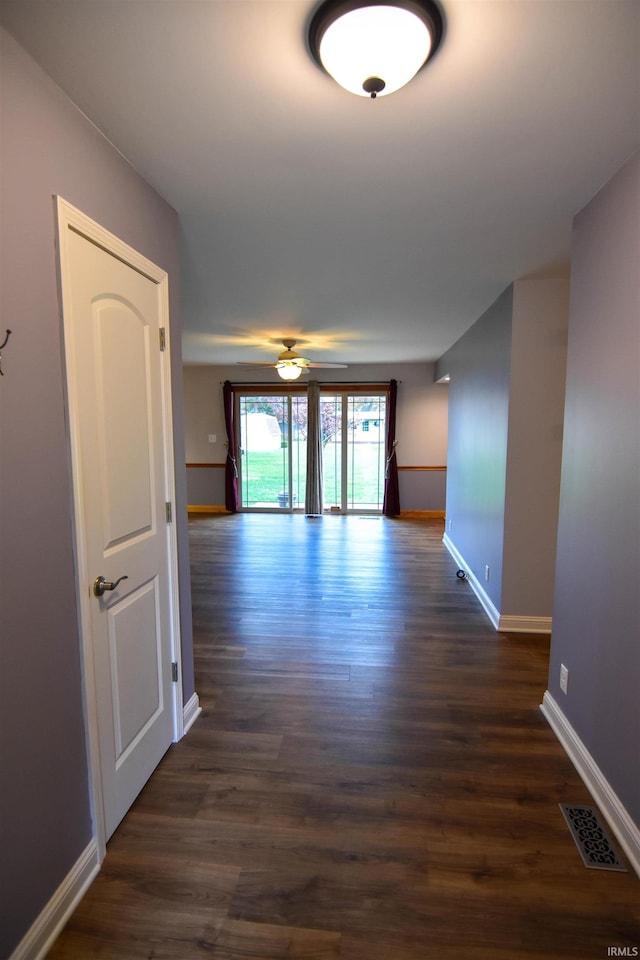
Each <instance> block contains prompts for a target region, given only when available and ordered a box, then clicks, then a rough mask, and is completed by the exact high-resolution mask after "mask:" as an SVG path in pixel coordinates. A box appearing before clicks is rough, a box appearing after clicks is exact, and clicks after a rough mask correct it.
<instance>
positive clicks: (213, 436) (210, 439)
mask: <svg viewBox="0 0 640 960" xmlns="http://www.w3.org/2000/svg"><path fill="white" fill-rule="evenodd" d="M216 440H217V437H216V434H215V433H210V434H209V443H215V442H216Z"/></svg>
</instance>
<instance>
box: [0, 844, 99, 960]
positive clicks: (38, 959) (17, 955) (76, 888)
mask: <svg viewBox="0 0 640 960" xmlns="http://www.w3.org/2000/svg"><path fill="white" fill-rule="evenodd" d="M99 870H100V859H99V856H98V845H97V843H96V841H95V840H92V841H91V843H90V844H89V845H88V846H87V848H86V849H85V850H84V852H83V853H82V854H81V856H80V857H79V859H78V860H77V861H76V863H75V864H74V865H73V867H72V868H71V870H70V871H69V873H68V874H67V876H66V877H65V879H64V880H63V881H62V883H61V884H60V886H59V887H58V889H57V890H56V892H55V893H54V895H53V896H52V897H51V900H49V902H48V904H47V905H46V907H45V908H44V910H43V911H42V913H41V914H40V916H39V917H38V918H37V919H36V921H35V923H34V924H33V925H32V926H31V928H30V929H29V930H28V931H27V933H26V934H25V936H24V937H23V938H22V940H21V941H20V943H19V944H18V946H17V947H16V948H15V950H14V951H13V953H12V954H11V957H10V958H9V960H43V958H44V957H46V955H47V953H48V951H49V950H50V948H51V946H52V944H53V942H54V940H55V939H56V937H57V936H58V934H59V933H60V931H61V930H62V928H63V926H64V925H65V923H66V922H67V920H68V919H69V917H70V916H71V914H72V913H73V911H74V910H75V908H76V907H77V905H78V903H79V902H80V900H81V899H82V897H83V896H84V894H85V893H86V892H87V890H88V889H89V887H90V886H91V883H92V882H93V879H94V877H95V876H96V874H97V873H98V871H99Z"/></svg>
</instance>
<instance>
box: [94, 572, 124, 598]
mask: <svg viewBox="0 0 640 960" xmlns="http://www.w3.org/2000/svg"><path fill="white" fill-rule="evenodd" d="M128 579H129V577H128V576H127V575H126V574H125V575H124V576H123V577H120V578H119V579H118V580H116V582H115V583H113V582H112V581H111V580H105V578H104V577H96V578H95V580H94V581H93V592H94V593H95V595H96V597H101V596H102V594H103V593H104V592H105V590H115V588H116V587H117V586H118V584H119V583H120V581H121V580H128Z"/></svg>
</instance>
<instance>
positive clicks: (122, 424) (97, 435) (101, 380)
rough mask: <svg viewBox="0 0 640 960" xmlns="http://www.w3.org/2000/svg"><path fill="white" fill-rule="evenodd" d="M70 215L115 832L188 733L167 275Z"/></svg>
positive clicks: (100, 781) (92, 622) (87, 619)
mask: <svg viewBox="0 0 640 960" xmlns="http://www.w3.org/2000/svg"><path fill="white" fill-rule="evenodd" d="M58 216H59V238H60V246H61V251H60V255H61V279H62V296H63V312H64V330H65V354H66V362H67V385H68V401H69V414H70V425H71V442H72V459H73V472H74V490H75V498H76V504H75V517H76V526H77V530H76V545H77V552H78V570H79V577H80V592H81V598H82V599H81V607H82V611H81V621H82V630H83V633H84V634H85V636H84V637H83V647H84V652H85V675H86V680H87V683H88V684H89V685H90V687H91V689H89V690H88V697H87V701H88V708H87V714H88V722H89V727H90V728H91V727H92V726H93V727H94V729H90V730H89V733H90V737H91V739H92V741H93V750H94V754H95V752H97V754H98V759H96V758H95V757H93V758H92V765H93V767H94V770H93V773H94V788H95V791H96V792H97V793H98V794H99V795H98V796H97V797H95V798H94V800H95V807H96V813H97V819H98V822H100V820H101V819H102V822H103V831H104V832H103V834H102V839H103V840H104V841H106V840H107V839H108V838H109V837H110V836H111V834H112V833H113V831H114V830H115V828H116V827H117V826H118V824H119V823H120V821H121V819H122V818H123V816H124V815H125V813H126V812H127V810H128V809H129V807H130V806H131V804H132V803H133V801H134V799H135V798H136V796H137V794H138V793H139V792H140V790H141V789H142V787H143V786H144V784H145V783H146V781H147V780H148V778H149V776H150V775H151V773H152V772H153V770H154V769H155V767H156V766H157V764H158V762H159V761H160V759H161V758H162V756H163V754H164V753H165V751H166V750H167V748H168V747H169V745H170V743H171V741H172V739H173V736H174V715H175V709H176V703H177V700H176V690H175V689H174V688H175V687H176V686H177V684H175V683H174V680H173V677H172V663H173V662H174V661H176V660H177V656H175V655H174V649H176V647H177V643H176V639H177V638H176V637H175V635H174V634H175V623H176V620H175V616H174V613H175V611H174V610H173V609H172V608H173V607H175V606H176V593H175V582H174V581H175V537H173V536H172V535H171V529H170V520H169V519H168V512H167V511H168V510H169V509H171V507H167V504H172V489H173V487H172V482H173V481H172V476H173V471H172V469H171V465H172V459H171V458H172V450H171V427H170V403H169V396H167V394H168V393H169V380H168V376H167V372H168V371H167V370H166V367H165V365H164V364H165V357H167V356H168V354H163V348H164V342H163V340H162V338H163V337H164V336H165V333H164V329H165V328H166V322H167V316H166V313H167V284H166V275H165V274H164V273H163V272H162V271H159V270H158V268H156V267H153V265H152V264H148V263H146V262H145V261H144V260H143V258H141V257H140V256H139V255H135V254H134V252H133V251H129V250H128V248H126V247H125V245H123V244H121V243H120V242H119V241H116V240H115V238H111V237H110V236H109V235H106V234H105V233H104V232H100V230H99V228H96V229H97V230H98V234H97V236H98V238H99V239H98V242H94V239H95V236H96V235H95V231H93V228H94V227H95V226H96V225H93V224H91V221H86V222H85V219H84V218H83V217H82V215H81V214H79V212H78V211H75V210H74V209H73V208H69V207H68V205H66V204H64V201H59V204H58ZM92 232H93V233H94V236H92ZM98 243H100V245H98ZM114 247H115V248H116V249H115V250H113V252H111V250H112V249H113V248H114ZM110 248H111V249H110ZM132 261H135V262H133V263H132ZM143 268H144V269H143ZM154 272H155V276H154V275H153V274H154ZM169 491H171V493H170V492H169ZM99 577H102V578H103V580H104V581H106V582H100V581H99V580H98V579H97V578H99ZM121 578H122V579H121ZM118 581H119V582H118ZM174 676H175V674H174ZM96 764H97V766H98V769H96ZM100 832H101V833H102V831H100Z"/></svg>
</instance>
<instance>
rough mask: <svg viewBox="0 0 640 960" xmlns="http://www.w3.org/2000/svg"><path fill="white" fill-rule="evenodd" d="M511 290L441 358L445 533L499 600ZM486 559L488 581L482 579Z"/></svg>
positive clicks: (496, 603) (492, 596) (494, 600)
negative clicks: (445, 392) (445, 409)
mask: <svg viewBox="0 0 640 960" xmlns="http://www.w3.org/2000/svg"><path fill="white" fill-rule="evenodd" d="M512 313H513V287H512V286H510V287H508V288H507V289H506V290H505V291H504V293H503V294H502V295H501V296H500V297H499V298H498V299H497V300H496V302H495V303H494V304H492V306H491V307H489V309H488V310H487V311H486V312H485V313H484V314H483V315H482V316H481V317H480V319H479V320H477V321H476V323H475V324H474V325H473V326H472V327H471V328H470V329H469V330H468V331H467V332H466V333H465V334H464V335H463V336H462V337H461V338H460V339H459V340H458V341H457V342H456V343H455V344H454V345H453V347H451V349H450V350H449V351H447V353H445V354H444V356H443V357H441V359H440V360H439V361H438V365H437V374H438V376H441V375H443V374H446V373H448V374H449V375H450V377H451V381H450V383H449V451H448V463H447V535H448V537H449V539H450V540H451V541H452V543H453V544H454V545H455V547H456V549H457V550H458V552H459V553H460V555H461V556H462V557H464V559H465V561H466V563H467V565H468V568H469V569H470V570H471V571H472V572H473V573H474V574H475V576H476V577H477V579H478V580H479V581H480V582H481V583H482V585H483V586H484V587H485V590H486V593H487V595H488V596H489V598H490V600H491V601H492V603H493V604H494V606H495V607H496V609H497V610H500V605H501V600H502V547H503V540H504V504H505V483H506V465H507V439H508V425H509V383H510V378H509V371H510V365H511V318H512ZM485 564H489V567H490V580H489V582H488V583H486V582H485V580H484V567H485Z"/></svg>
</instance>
